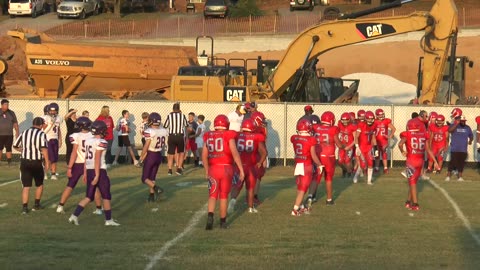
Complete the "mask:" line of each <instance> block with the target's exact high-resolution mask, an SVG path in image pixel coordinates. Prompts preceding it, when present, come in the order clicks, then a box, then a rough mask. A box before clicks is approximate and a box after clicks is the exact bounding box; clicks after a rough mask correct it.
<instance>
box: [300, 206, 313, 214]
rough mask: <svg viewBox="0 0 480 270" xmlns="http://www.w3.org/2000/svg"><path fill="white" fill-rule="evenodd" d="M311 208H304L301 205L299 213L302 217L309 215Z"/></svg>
mask: <svg viewBox="0 0 480 270" xmlns="http://www.w3.org/2000/svg"><path fill="white" fill-rule="evenodd" d="M311 210H312V208H308V207H305V206H304V205H302V206H301V207H300V209H299V211H300V213H301V214H303V215H310V213H311Z"/></svg>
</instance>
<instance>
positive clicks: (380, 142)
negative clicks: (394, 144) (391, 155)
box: [377, 138, 388, 160]
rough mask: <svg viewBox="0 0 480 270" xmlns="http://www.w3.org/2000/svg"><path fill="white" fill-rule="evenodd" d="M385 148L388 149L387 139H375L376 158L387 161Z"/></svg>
mask: <svg viewBox="0 0 480 270" xmlns="http://www.w3.org/2000/svg"><path fill="white" fill-rule="evenodd" d="M387 147H388V140H387V139H385V138H377V149H378V156H379V157H382V160H387Z"/></svg>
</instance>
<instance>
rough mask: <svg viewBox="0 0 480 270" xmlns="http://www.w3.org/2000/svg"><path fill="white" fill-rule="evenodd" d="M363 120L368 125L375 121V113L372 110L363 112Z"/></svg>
mask: <svg viewBox="0 0 480 270" xmlns="http://www.w3.org/2000/svg"><path fill="white" fill-rule="evenodd" d="M365 120H366V121H367V124H368V125H372V124H373V122H375V115H374V114H373V112H372V111H367V112H365Z"/></svg>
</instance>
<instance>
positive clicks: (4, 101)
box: [2, 98, 10, 105]
mask: <svg viewBox="0 0 480 270" xmlns="http://www.w3.org/2000/svg"><path fill="white" fill-rule="evenodd" d="M5 103H10V102H8V99H6V98H4V99H2V105H3V104H5Z"/></svg>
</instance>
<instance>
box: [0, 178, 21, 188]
mask: <svg viewBox="0 0 480 270" xmlns="http://www.w3.org/2000/svg"><path fill="white" fill-rule="evenodd" d="M18 181H20V179H17V180H13V181H10V182H6V183H2V184H0V187H3V186H6V185H10V184H13V183H16V182H18Z"/></svg>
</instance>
